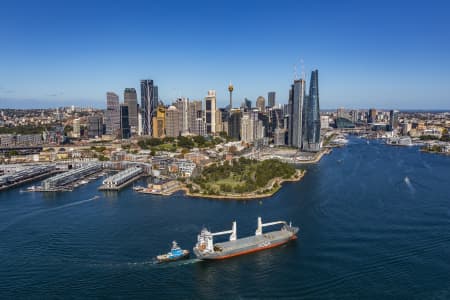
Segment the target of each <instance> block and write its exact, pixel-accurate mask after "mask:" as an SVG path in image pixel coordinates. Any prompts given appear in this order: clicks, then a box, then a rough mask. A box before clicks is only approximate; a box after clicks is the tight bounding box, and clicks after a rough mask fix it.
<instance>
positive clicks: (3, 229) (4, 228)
mask: <svg viewBox="0 0 450 300" xmlns="http://www.w3.org/2000/svg"><path fill="white" fill-rule="evenodd" d="M98 198H100V196H97V195H96V196H94V197H92V198H89V199H85V200H80V201H77V202H72V203H68V204H64V205H61V206H57V207H52V208H46V209H38V210H36V211H33V212H30V213H28V214H25V215H22V216H20V217H17V218H15V219H14V220H12V221H11V222H9V223H8V224H6V225H5V226H3V227H2V228H0V232H2V231H5V230H6V229H8V228H9V227H11V226H13V225H15V224H17V223H19V222H21V221H23V220H25V219H28V218H30V217H33V216H36V215H40V214H42V213H46V212H51V211H55V210H61V209H64V208H67V207H71V206H77V205H81V204H84V203H87V202H91V201H94V200H96V199H98Z"/></svg>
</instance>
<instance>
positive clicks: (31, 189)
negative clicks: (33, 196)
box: [27, 185, 37, 192]
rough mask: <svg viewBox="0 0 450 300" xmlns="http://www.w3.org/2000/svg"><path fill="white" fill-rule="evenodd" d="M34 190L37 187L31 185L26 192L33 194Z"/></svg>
mask: <svg viewBox="0 0 450 300" xmlns="http://www.w3.org/2000/svg"><path fill="white" fill-rule="evenodd" d="M36 190H37V186H35V185H32V186H30V187H28V188H27V191H29V192H34V191H36Z"/></svg>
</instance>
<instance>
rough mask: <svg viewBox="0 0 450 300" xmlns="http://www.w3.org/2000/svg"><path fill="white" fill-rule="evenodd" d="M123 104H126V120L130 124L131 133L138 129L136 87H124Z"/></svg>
mask: <svg viewBox="0 0 450 300" xmlns="http://www.w3.org/2000/svg"><path fill="white" fill-rule="evenodd" d="M123 99H124V104H125V105H126V106H128V122H129V124H130V131H131V134H136V133H137V131H138V104H137V94H136V89H134V88H126V89H125V91H124V93H123Z"/></svg>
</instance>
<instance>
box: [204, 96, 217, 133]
mask: <svg viewBox="0 0 450 300" xmlns="http://www.w3.org/2000/svg"><path fill="white" fill-rule="evenodd" d="M216 110H217V108H216V91H215V90H209V91H208V95H207V96H206V97H205V123H206V133H207V134H214V133H215V132H216Z"/></svg>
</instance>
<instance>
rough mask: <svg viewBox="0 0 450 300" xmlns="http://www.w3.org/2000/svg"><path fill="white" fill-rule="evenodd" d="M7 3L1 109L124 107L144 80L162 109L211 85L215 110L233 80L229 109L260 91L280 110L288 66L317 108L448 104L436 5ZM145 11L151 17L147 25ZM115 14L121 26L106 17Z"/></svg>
mask: <svg viewBox="0 0 450 300" xmlns="http://www.w3.org/2000/svg"><path fill="white" fill-rule="evenodd" d="M171 5H172V6H173V5H177V7H179V8H180V9H176V10H173V9H171ZM4 7H5V9H3V10H2V12H0V25H1V26H0V28H1V29H0V37H2V39H3V40H5V41H8V43H5V45H4V47H2V48H1V49H0V64H1V65H2V68H1V69H0V107H1V108H7V107H11V108H45V107H57V106H69V105H77V106H87V105H90V106H94V107H98V108H104V107H105V106H104V94H105V92H106V91H112V92H114V93H116V94H117V95H120V99H121V100H123V99H122V95H123V90H124V89H125V88H135V89H136V90H137V91H138V89H139V81H140V80H142V79H146V78H151V79H153V80H154V81H155V82H157V83H158V86H159V95H160V98H161V99H162V100H163V101H164V102H165V103H170V102H172V101H173V100H174V99H176V98H180V97H188V98H189V99H195V100H200V99H203V97H204V95H205V93H206V92H207V91H208V90H216V92H217V107H225V106H226V105H227V104H228V103H229V92H228V85H229V82H230V81H231V82H232V83H233V86H234V91H233V103H234V104H235V106H237V104H240V103H241V102H242V101H243V100H244V98H248V99H250V100H252V101H253V103H255V102H256V99H257V98H258V97H259V96H263V97H265V98H266V97H267V93H268V92H269V91H275V92H276V99H277V100H276V102H277V103H287V102H288V98H289V95H288V92H289V87H290V84H291V82H292V81H293V79H294V78H295V75H294V65H296V69H297V72H296V73H297V77H298V78H300V77H301V74H302V73H305V74H310V72H311V71H312V70H313V69H316V68H317V69H320V70H321V85H322V86H323V88H322V89H321V100H322V101H321V102H322V107H323V108H324V109H332V108H337V107H341V106H342V107H352V108H369V107H378V108H385V109H394V108H395V109H448V108H449V107H448V106H449V105H448V104H447V103H450V101H448V100H449V99H448V97H449V96H448V95H449V94H450V87H449V86H448V85H447V84H446V82H448V81H449V80H450V71H448V70H450V54H449V53H450V51H449V50H450V43H449V42H448V41H449V40H450V39H449V34H450V33H449V25H450V21H448V18H446V15H447V12H448V10H449V5H448V4H447V3H445V2H444V1H442V2H434V3H433V5H429V6H423V5H421V4H419V2H403V3H402V2H395V3H389V5H388V2H383V1H381V2H377V3H376V4H375V3H372V4H367V3H364V4H362V3H352V2H339V3H333V2H326V1H321V2H320V3H310V2H307V3H297V2H293V1H286V2H283V3H281V4H279V5H277V6H274V5H265V3H261V2H258V3H254V2H246V3H239V2H233V1H231V2H230V1H227V2H226V3H225V2H224V3H200V2H194V3H190V4H189V5H187V4H185V3H183V2H181V3H178V4H176V3H171V4H170V5H169V4H165V3H162V2H161V3H158V2H156V3H151V5H150V4H148V3H145V2H132V3H130V4H128V3H127V4H125V3H109V2H108V5H106V3H103V5H102V3H101V2H96V5H89V9H86V7H88V6H87V2H86V3H83V2H76V3H70V4H68V3H58V2H52V1H48V2H39V3H33V2H30V3H29V4H28V5H20V6H19V5H18V4H16V3H7V4H5V5H4ZM386 7H389V9H388V10H387V9H386ZM150 10H152V11H157V12H158V13H155V14H152V15H151V16H152V18H149V17H148V14H147V12H148V11H150ZM115 18H116V19H120V20H121V21H120V22H110V20H114V19H115ZM81 20H83V21H81ZM105 24H107V25H105ZM148 28H150V29H151V30H148ZM295 35H301V36H302V38H299V39H292V36H295ZM155 43H156V46H155ZM112 45H113V46H112ZM302 59H303V60H304V68H302V63H301V60H302ZM427 74H433V76H427ZM27 78H33V80H27ZM24 80H27V85H23V82H24ZM306 80H307V81H309V78H308V77H307V78H306Z"/></svg>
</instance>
